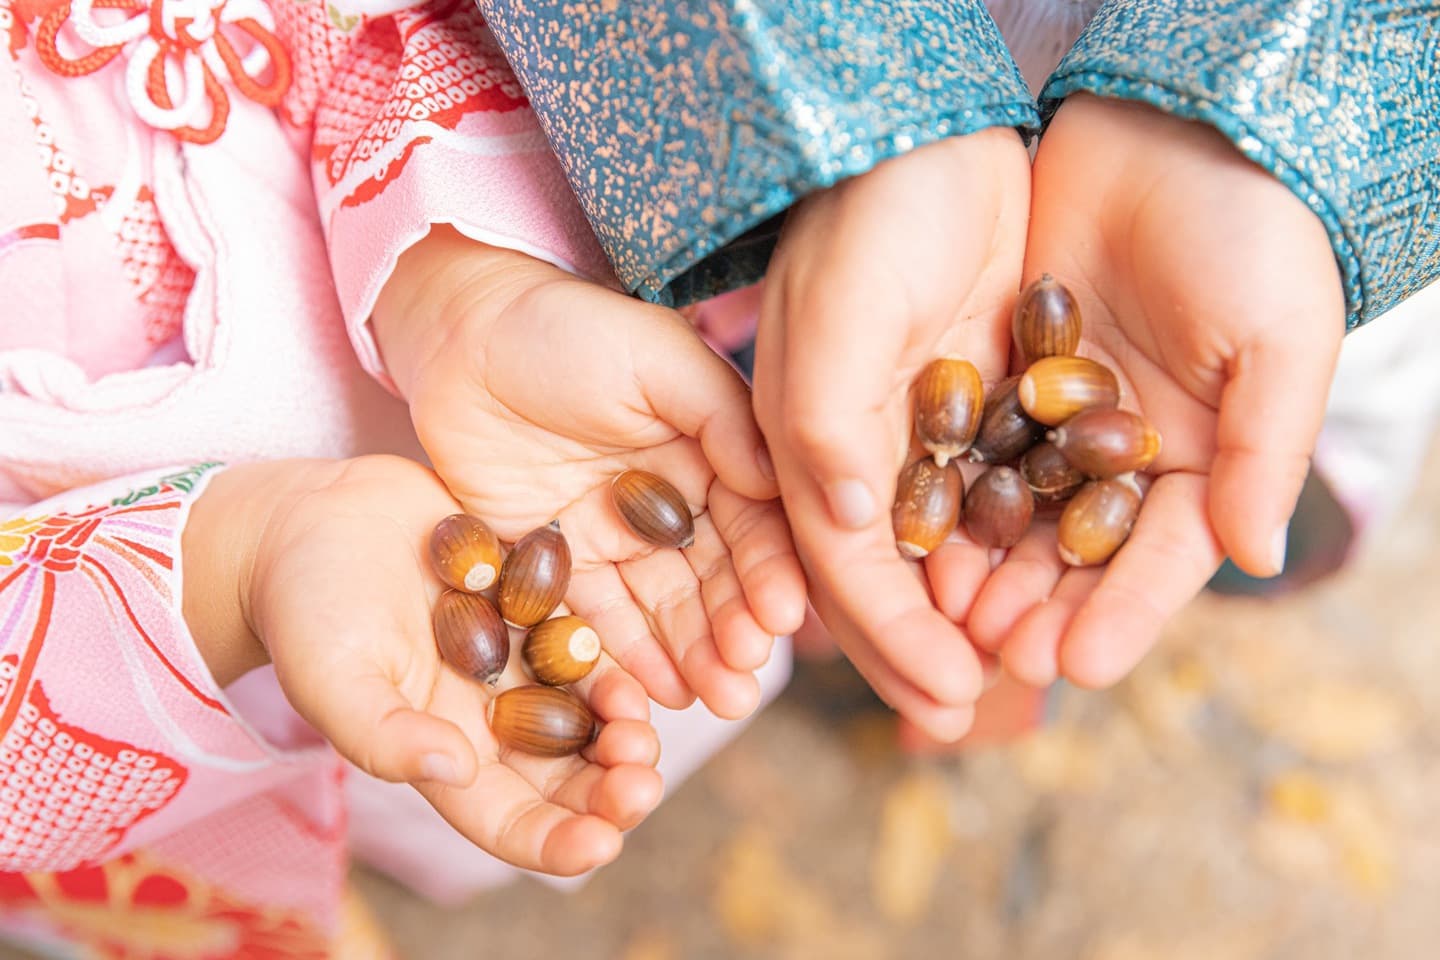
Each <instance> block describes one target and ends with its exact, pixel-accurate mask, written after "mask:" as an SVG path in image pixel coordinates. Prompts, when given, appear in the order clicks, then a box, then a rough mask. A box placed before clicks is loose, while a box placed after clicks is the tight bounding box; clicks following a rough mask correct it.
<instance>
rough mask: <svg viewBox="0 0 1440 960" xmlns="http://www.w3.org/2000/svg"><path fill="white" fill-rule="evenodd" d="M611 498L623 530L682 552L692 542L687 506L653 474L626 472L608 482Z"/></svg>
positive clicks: (692, 521)
mask: <svg viewBox="0 0 1440 960" xmlns="http://www.w3.org/2000/svg"><path fill="white" fill-rule="evenodd" d="M610 498H611V499H612V500H613V501H614V503H615V509H616V510H617V511H618V512H619V514H620V519H622V520H624V521H625V526H627V527H629V528H630V532H631V533H633V534H635V536H637V537H639V538H640V539H641V540H644V541H645V542H646V543H649V544H652V545H654V546H657V547H673V548H675V549H684V548H685V547H688V546H690V545H691V544H692V543H694V542H695V518H694V517H692V516H691V515H690V504H688V503H686V502H685V497H684V496H683V495H682V494H681V493H680V491H679V490H676V489H675V488H674V487H673V486H671V484H670V483H669V482H667V481H666V480H664V479H662V478H660V477H657V476H655V474H653V473H646V472H645V471H643V470H626V471H625V472H624V473H622V474H620V475H618V476H617V477H616V478H615V479H614V480H612V481H611V482H610Z"/></svg>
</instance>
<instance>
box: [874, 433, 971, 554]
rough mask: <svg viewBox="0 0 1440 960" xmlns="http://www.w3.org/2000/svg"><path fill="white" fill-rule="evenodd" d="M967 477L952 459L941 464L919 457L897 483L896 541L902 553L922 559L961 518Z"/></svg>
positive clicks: (894, 512) (894, 517)
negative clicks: (961, 473) (964, 476)
mask: <svg viewBox="0 0 1440 960" xmlns="http://www.w3.org/2000/svg"><path fill="white" fill-rule="evenodd" d="M964 495H965V480H964V478H963V477H961V475H960V468H959V467H958V466H956V465H955V464H954V463H953V462H951V463H947V464H945V466H943V467H942V466H940V465H939V464H937V463H936V462H935V461H934V460H931V459H929V458H926V459H923V460H916V461H915V462H914V463H912V464H910V466H908V467H906V468H905V469H904V470H903V471H901V473H900V479H899V480H898V481H897V482H896V484H895V506H894V508H893V509H892V510H891V511H890V519H891V521H892V522H893V523H894V525H895V545H896V546H897V547H899V548H900V553H901V554H902V555H903V556H906V557H909V558H911V559H912V560H913V559H919V558H920V557H923V556H925V555H926V554H928V553H929V552H930V551H931V550H934V549H935V548H936V547H938V546H940V544H942V543H944V542H945V538H946V537H948V536H949V535H950V531H951V530H954V529H955V525H956V524H957V523H959V522H960V503H961V500H962V498H963V497H964Z"/></svg>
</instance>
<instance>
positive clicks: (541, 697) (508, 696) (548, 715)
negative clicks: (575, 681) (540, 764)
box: [487, 686, 595, 757]
mask: <svg viewBox="0 0 1440 960" xmlns="http://www.w3.org/2000/svg"><path fill="white" fill-rule="evenodd" d="M487 719H488V720H489V722H490V731H491V732H492V733H494V734H495V739H496V740H499V741H500V743H501V744H502V745H504V746H506V747H509V748H511V749H512V750H519V751H521V752H522V753H529V754H533V755H534V756H537V757H568V756H570V755H571V754H574V753H579V752H580V751H581V750H583V749H585V745H586V744H588V743H589V742H590V741H591V740H592V739H594V737H595V715H594V714H592V713H591V712H590V708H589V707H587V706H586V705H585V703H584V701H582V700H581V699H580V698H579V697H577V696H575V694H573V693H571V692H570V691H569V690H562V689H560V688H559V687H540V686H530V687H512V688H511V689H509V690H503V691H501V692H500V693H499V694H498V695H497V696H496V697H495V699H494V700H491V701H490V707H489V711H488V717H487Z"/></svg>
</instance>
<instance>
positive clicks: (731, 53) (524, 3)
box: [478, 0, 1038, 304]
mask: <svg viewBox="0 0 1440 960" xmlns="http://www.w3.org/2000/svg"><path fill="white" fill-rule="evenodd" d="M478 3H479V6H480V9H481V10H482V11H483V12H484V14H485V17H486V19H487V21H488V23H489V25H490V28H491V30H492V31H493V32H494V34H495V37H496V39H497V40H498V41H499V43H500V46H501V48H502V49H503V50H504V52H505V55H506V57H507V58H508V59H509V61H510V63H511V65H512V66H513V67H514V69H515V72H516V74H517V75H518V76H519V78H520V81H521V83H522V84H523V85H524V87H525V90H526V92H527V94H528V95H529V97H530V101H531V103H532V105H533V106H534V108H535V112H536V114H537V115H538V116H539V118H540V122H541V124H542V126H543V127H544V129H545V132H546V134H547V135H548V136H549V138H550V142H551V144H552V145H553V146H554V148H555V151H556V153H557V154H558V155H559V157H560V160H561V162H562V164H563V165H564V168H565V171H566V174H567V175H568V177H569V180H570V184H571V186H572V187H573V188H574V190H575V193H576V194H577V196H578V197H579V198H580V202H581V204H582V206H583V207H584V209H585V212H586V214H587V215H588V216H589V218H590V222H591V224H592V226H593V227H594V228H595V232H596V234H597V235H598V236H599V238H600V242H601V244H602V245H603V246H604V248H605V250H606V252H607V253H608V254H609V255H610V259H611V262H612V263H613V264H614V266H615V270H616V272H617V274H618V275H619V277H620V279H621V281H622V282H623V283H624V284H625V286H626V287H627V289H629V290H632V291H634V292H636V293H638V294H639V295H640V296H642V297H644V298H646V299H648V300H655V301H659V302H664V303H676V304H684V303H689V302H693V301H695V300H699V299H702V298H704V297H706V296H710V295H712V294H715V293H720V292H723V291H724V290H728V289H733V288H736V287H740V286H744V285H746V284H748V283H751V282H753V281H755V280H757V279H759V277H760V276H761V274H762V273H763V271H764V267H765V264H766V263H767V261H768V259H769V256H770V252H771V250H772V248H773V246H774V243H775V237H776V234H777V231H778V227H779V214H781V213H782V212H783V211H784V210H785V209H786V208H787V207H789V206H790V205H791V204H793V203H794V202H795V201H796V200H797V199H799V198H800V197H803V196H804V195H806V194H807V193H810V192H812V191H815V190H818V189H821V188H823V187H827V186H830V185H831V184H833V183H835V182H837V181H839V180H841V179H843V178H846V177H849V176H854V175H856V174H860V173H863V172H865V171H867V170H869V169H870V168H872V167H873V166H875V165H876V164H877V163H880V162H881V161H883V160H886V159H888V158H890V157H894V156H898V155H900V154H903V153H906V152H908V151H910V150H912V149H914V148H916V147H918V146H921V145H923V144H926V143H930V142H932V141H935V140H939V139H941V138H944V137H948V136H954V135H959V134H965V133H972V132H974V131H976V130H980V129H982V128H985V127H992V126H1014V127H1018V128H1022V129H1023V130H1027V131H1031V130H1033V129H1034V128H1035V127H1036V125H1037V123H1038V116H1037V113H1036V110H1035V104H1034V101H1033V99H1032V98H1031V96H1030V93H1029V91H1028V90H1027V89H1026V87H1025V83H1024V81H1023V80H1022V79H1021V76H1020V72H1019V70H1017V69H1016V67H1015V64H1014V62H1013V61H1012V60H1011V58H1010V55H1009V53H1008V52H1007V51H1006V49H1005V46H1004V43H1003V41H1002V40H1001V38H1000V33H999V31H998V30H997V29H996V27H995V24H994V22H993V21H992V20H991V19H990V15H989V14H988V13H986V11H985V7H984V5H983V3H982V2H981V0H703V2H702V0H665V2H661V0H655V2H635V0H564V2H562V0H478Z"/></svg>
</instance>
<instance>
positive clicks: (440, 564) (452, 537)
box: [430, 513, 500, 593]
mask: <svg viewBox="0 0 1440 960" xmlns="http://www.w3.org/2000/svg"><path fill="white" fill-rule="evenodd" d="M430 562H431V564H433V565H434V567H435V572H436V573H437V574H438V575H439V576H440V579H441V580H442V581H444V583H445V586H447V587H449V588H450V589H452V590H464V591H465V592H466V593H479V592H481V591H482V590H485V589H487V588H489V587H490V586H491V584H493V583H494V582H495V581H496V580H497V579H498V578H499V577H500V538H498V537H496V536H495V533H494V531H492V530H491V529H490V528H489V527H488V526H486V525H485V522H484V521H483V520H480V519H479V518H477V517H472V516H470V515H469V514H465V513H456V514H452V515H450V516H448V517H446V518H445V519H444V520H441V521H440V522H439V523H437V524H435V529H434V530H432V531H431V532H430Z"/></svg>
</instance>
